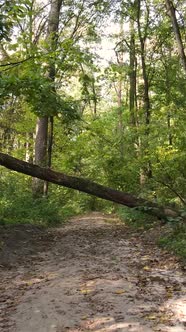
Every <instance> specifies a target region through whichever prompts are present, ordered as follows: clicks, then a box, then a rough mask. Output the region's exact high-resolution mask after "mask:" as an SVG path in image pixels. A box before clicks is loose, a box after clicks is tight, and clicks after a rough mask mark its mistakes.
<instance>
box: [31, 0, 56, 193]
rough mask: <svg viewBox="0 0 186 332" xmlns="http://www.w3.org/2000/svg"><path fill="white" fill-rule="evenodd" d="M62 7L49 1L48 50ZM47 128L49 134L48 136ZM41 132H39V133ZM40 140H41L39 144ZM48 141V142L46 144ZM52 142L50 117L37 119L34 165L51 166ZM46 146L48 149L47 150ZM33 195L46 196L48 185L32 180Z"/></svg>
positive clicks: (53, 46) (52, 44)
mask: <svg viewBox="0 0 186 332" xmlns="http://www.w3.org/2000/svg"><path fill="white" fill-rule="evenodd" d="M61 5H62V0H51V7H50V13H49V18H48V30H47V37H46V40H47V42H48V43H49V45H50V46H49V48H50V49H51V50H53V51H55V50H56V47H57V39H58V36H57V32H58V27H59V14H60V9H61ZM55 74H56V72H55V64H54V63H52V64H48V77H49V79H50V80H51V81H53V82H54V81H55ZM48 128H49V129H50V134H49V135H48ZM40 131H41V132H40ZM41 140H43V141H42V142H41ZM48 140H49V142H48ZM52 142H53V119H52V116H51V117H50V118H49V119H48V117H47V116H45V117H41V118H38V120H37V134H36V141H35V164H36V165H42V166H48V167H50V166H51V159H52ZM47 145H48V149H47ZM33 181H34V184H33V195H34V196H38V195H39V196H42V195H44V196H46V195H47V193H48V184H47V183H44V182H43V181H41V180H40V179H35V180H33Z"/></svg>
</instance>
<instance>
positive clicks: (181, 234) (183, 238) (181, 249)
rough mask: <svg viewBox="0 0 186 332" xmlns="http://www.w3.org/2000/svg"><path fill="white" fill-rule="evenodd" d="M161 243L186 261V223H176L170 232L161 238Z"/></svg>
mask: <svg viewBox="0 0 186 332" xmlns="http://www.w3.org/2000/svg"><path fill="white" fill-rule="evenodd" d="M159 244H160V246H162V247H163V248H165V249H167V250H171V251H172V252H174V253H175V254H176V255H178V256H180V257H181V258H182V259H184V260H185V261H186V225H185V224H179V223H174V224H173V226H172V227H171V229H170V231H169V234H168V235H166V236H162V237H161V238H160V240H159Z"/></svg>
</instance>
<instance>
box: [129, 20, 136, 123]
mask: <svg viewBox="0 0 186 332" xmlns="http://www.w3.org/2000/svg"><path fill="white" fill-rule="evenodd" d="M129 76H130V92H129V99H130V101H129V109H130V118H131V124H132V126H134V127H135V126H136V112H135V109H136V52H135V31H134V20H133V19H131V20H130V74H129Z"/></svg>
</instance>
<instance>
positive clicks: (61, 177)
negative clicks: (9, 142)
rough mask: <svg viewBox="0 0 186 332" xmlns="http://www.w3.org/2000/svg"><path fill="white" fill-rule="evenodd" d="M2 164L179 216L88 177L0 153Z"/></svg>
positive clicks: (165, 215)
mask: <svg viewBox="0 0 186 332" xmlns="http://www.w3.org/2000/svg"><path fill="white" fill-rule="evenodd" d="M0 165H2V166H5V167H7V168H8V169H11V170H13V171H16V172H19V173H23V174H26V175H30V176H33V177H36V178H39V179H41V180H45V181H48V182H51V183H55V184H57V185H60V186H64V187H67V188H72V189H75V190H79V191H81V192H84V193H87V194H90V195H94V196H96V197H99V198H103V199H106V200H108V201H112V202H115V203H118V204H122V205H125V206H128V207H129V208H135V209H138V210H141V211H144V212H146V213H149V214H151V215H154V216H157V217H159V218H161V219H167V218H168V217H175V218H176V217H178V216H179V213H178V212H177V211H175V210H172V209H170V208H165V207H162V206H159V205H157V204H155V203H153V202H150V201H147V200H145V199H142V198H137V197H135V196H133V195H131V194H128V193H125V192H122V191H119V190H115V189H112V188H109V187H105V186H103V185H100V184H97V183H95V182H92V181H89V180H86V179H82V178H78V177H74V176H69V175H66V174H63V173H59V172H55V171H53V170H51V169H48V168H43V167H40V166H37V165H33V164H30V163H27V162H25V161H22V160H19V159H16V158H14V157H11V156H9V155H7V154H4V153H0Z"/></svg>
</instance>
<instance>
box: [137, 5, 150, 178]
mask: <svg viewBox="0 0 186 332" xmlns="http://www.w3.org/2000/svg"><path fill="white" fill-rule="evenodd" d="M147 10H148V9H147ZM141 11H142V9H141V0H138V2H137V26H138V35H139V41H140V48H141V50H140V55H141V66H142V76H143V83H144V95H143V103H144V112H145V136H146V137H145V143H144V150H145V151H146V154H147V156H149V134H150V121H151V104H150V97H149V79H148V75H147V66H146V50H145V46H146V40H147V29H148V24H149V22H148V20H149V13H148V11H147V18H146V22H145V27H144V33H143V35H142V28H141V22H140V18H141ZM143 171H144V182H145V177H147V178H152V165H151V161H150V158H149V160H148V162H147V165H146V167H144V169H143Z"/></svg>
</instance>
